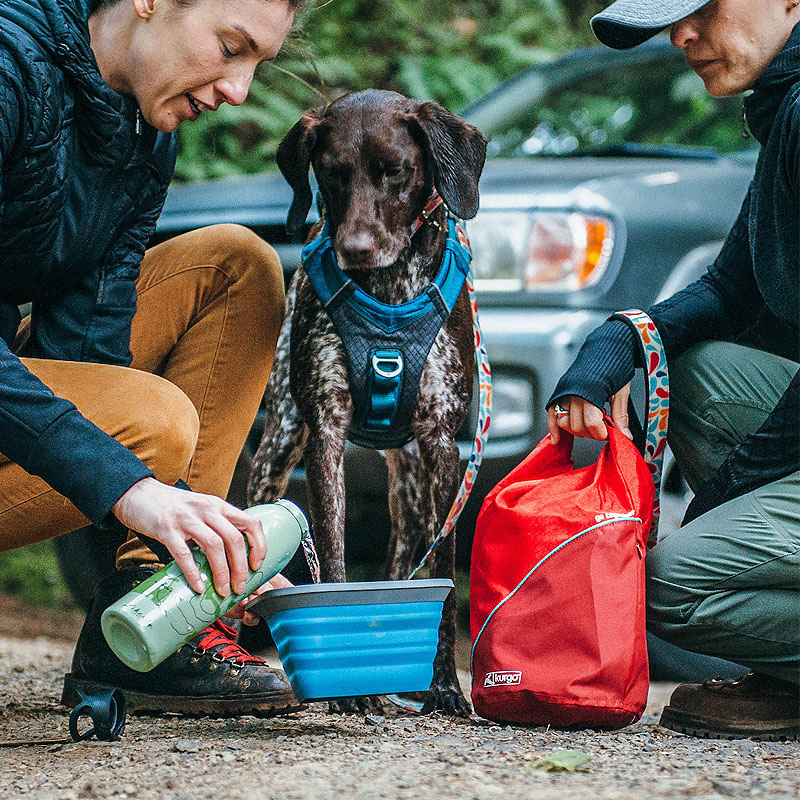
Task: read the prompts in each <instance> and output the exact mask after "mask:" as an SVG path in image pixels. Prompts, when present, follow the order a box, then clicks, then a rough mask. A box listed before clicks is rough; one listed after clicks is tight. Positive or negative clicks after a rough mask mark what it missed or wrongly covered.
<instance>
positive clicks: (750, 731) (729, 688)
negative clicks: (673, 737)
mask: <svg viewBox="0 0 800 800" xmlns="http://www.w3.org/2000/svg"><path fill="white" fill-rule="evenodd" d="M659 722H660V724H661V725H663V726H664V727H665V728H669V729H670V730H673V731H680V732H681V733H688V734H689V735H690V736H700V737H703V738H706V739H748V738H749V739H758V740H761V741H768V742H779V741H788V740H792V741H795V740H797V738H798V735H800V687H798V686H797V685H796V684H793V683H789V682H788V681H782V680H779V679H778V678H772V677H770V676H768V675H763V674H760V673H755V672H751V673H749V674H748V675H745V676H744V677H742V678H734V679H733V680H726V679H723V678H714V679H713V680H710V681H706V682H705V683H702V684H695V683H682V684H681V685H680V686H678V687H677V688H676V689H675V691H674V692H673V693H672V697H670V700H669V705H667V706H666V707H665V708H664V711H663V712H662V713H661V719H660V721H659Z"/></svg>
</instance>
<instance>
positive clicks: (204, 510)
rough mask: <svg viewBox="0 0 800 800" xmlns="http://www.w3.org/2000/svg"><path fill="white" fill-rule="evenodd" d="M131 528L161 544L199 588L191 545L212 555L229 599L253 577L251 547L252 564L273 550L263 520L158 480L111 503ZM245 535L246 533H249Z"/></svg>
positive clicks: (220, 589)
mask: <svg viewBox="0 0 800 800" xmlns="http://www.w3.org/2000/svg"><path fill="white" fill-rule="evenodd" d="M111 511H112V512H113V514H114V516H116V518H117V519H118V520H119V521H120V522H121V523H122V524H123V525H125V526H126V527H128V528H130V529H131V530H133V531H137V532H139V533H143V534H144V535H145V536H150V537H152V538H153V539H156V540H157V541H159V542H161V543H162V544H163V545H164V546H165V547H166V548H167V550H169V552H170V553H171V555H172V557H173V558H174V559H175V563H176V564H177V565H178V566H179V567H180V568H181V571H182V572H183V574H184V575H185V576H186V580H187V581H188V582H189V585H190V586H191V587H192V589H194V591H195V592H198V593H202V592H204V591H205V588H206V587H205V584H204V583H203V579H202V577H201V575H200V570H198V569H197V565H196V564H195V563H194V559H193V558H192V553H191V551H190V549H189V544H190V543H194V544H196V545H198V546H199V547H200V549H201V550H203V551H204V552H205V554H206V556H207V557H208V563H209V565H210V566H211V572H212V574H213V578H214V589H215V590H216V592H217V594H219V595H221V596H222V597H226V596H227V595H229V594H230V593H231V587H233V591H234V592H235V593H236V594H241V593H242V592H243V591H244V589H245V584H246V581H247V572H248V570H247V563H248V557H247V549H246V547H245V537H246V539H247V542H249V544H250V566H251V567H252V568H253V569H258V568H259V567H260V566H261V562H262V561H263V560H264V556H265V555H266V554H267V542H266V539H265V538H264V532H263V531H262V529H261V522H260V521H259V520H257V519H256V518H255V517H253V516H251V515H250V514H245V513H244V511H240V510H239V509H238V508H236V507H235V506H232V505H230V504H229V503H226V502H225V501H224V500H221V499H220V498H219V497H214V496H212V495H208V494H199V493H196V492H188V491H185V490H184V489H177V488H175V487H174V486H167V485H166V484H164V483H161V482H160V481H157V480H156V479H155V478H144V479H143V480H141V481H139V482H138V483H135V484H134V485H133V486H131V488H130V489H128V491H127V492H125V494H123V495H122V497H120V499H119V500H117V502H116V503H114V505H113V506H112V507H111ZM243 534H244V535H243Z"/></svg>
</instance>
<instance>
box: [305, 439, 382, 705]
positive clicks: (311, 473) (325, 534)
mask: <svg viewBox="0 0 800 800" xmlns="http://www.w3.org/2000/svg"><path fill="white" fill-rule="evenodd" d="M345 431H346V428H344V429H342V430H336V429H334V428H333V427H332V426H330V425H328V426H325V428H324V429H322V428H316V429H314V428H312V429H311V430H310V431H309V435H308V441H307V443H306V451H305V467H306V484H307V487H308V502H309V511H310V513H311V530H312V532H313V534H314V541H315V543H316V548H317V554H318V555H319V564H320V574H321V577H322V581H323V582H324V583H329V582H333V583H342V582H344V580H345V566H344V512H345V502H344V497H345V494H344V443H345ZM329 710H330V711H331V712H332V713H334V714H349V713H357V714H371V713H374V712H380V711H381V710H382V707H381V703H380V700H378V699H377V698H376V697H356V698H342V699H340V700H332V701H331V702H330V703H329Z"/></svg>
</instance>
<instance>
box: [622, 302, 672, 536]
mask: <svg viewBox="0 0 800 800" xmlns="http://www.w3.org/2000/svg"><path fill="white" fill-rule="evenodd" d="M610 319H619V320H622V321H623V322H624V323H626V324H627V325H628V327H630V328H631V329H632V330H633V331H635V332H636V334H637V336H638V340H639V345H640V348H641V353H642V356H643V361H644V369H645V376H644V378H645V389H646V391H647V424H646V426H645V432H644V433H645V440H644V453H643V455H644V460H645V463H646V464H647V467H648V469H649V470H650V475H651V476H652V477H653V483H654V484H655V487H656V494H655V498H654V500H653V516H652V524H651V526H650V532H649V535H648V538H647V546H648V547H653V545H655V543H656V541H657V538H658V518H659V514H660V510H661V500H660V495H661V473H662V471H663V468H664V450H665V449H666V446H667V421H668V418H669V371H668V370H667V357H666V355H665V354H664V345H663V344H662V342H661V336H660V334H659V333H658V329H657V328H656V325H655V323H654V322H653V320H652V319H650V317H649V316H647V314H645V313H644V311H639V310H638V309H628V310H627V311H617V312H616V313H615V314H612V315H611V317H610Z"/></svg>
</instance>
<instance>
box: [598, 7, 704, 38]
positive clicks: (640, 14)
mask: <svg viewBox="0 0 800 800" xmlns="http://www.w3.org/2000/svg"><path fill="white" fill-rule="evenodd" d="M707 2H709V0H617V1H616V2H615V3H612V4H611V5H610V6H609V7H608V8H607V9H606V10H605V11H601V12H600V13H599V14H596V15H595V16H594V17H592V22H591V25H592V30H593V31H594V35H595V36H596V37H597V38H598V39H599V40H600V41H601V42H602V43H603V44H605V45H608V46H609V47H613V48H614V49H615V50H627V49H628V48H630V47H636V45H637V44H641V43H642V42H645V41H647V40H648V39H649V38H650V37H651V36H655V35H656V34H657V33H658V32H659V31H663V30H664V28H666V27H667V26H668V25H672V23H673V22H677V21H678V20H679V19H683V18H684V17H688V16H689V14H694V12H695V11H697V9H698V8H701V7H702V6H704V5H705V4H706V3H707Z"/></svg>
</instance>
